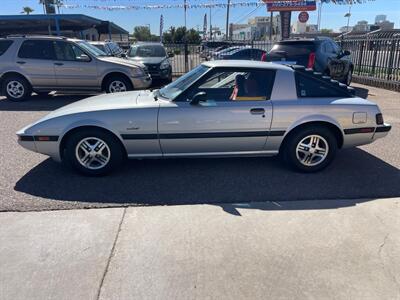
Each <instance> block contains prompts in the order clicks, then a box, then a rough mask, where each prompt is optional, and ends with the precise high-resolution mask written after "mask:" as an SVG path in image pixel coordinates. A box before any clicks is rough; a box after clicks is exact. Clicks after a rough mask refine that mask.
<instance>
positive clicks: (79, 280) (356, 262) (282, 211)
mask: <svg viewBox="0 0 400 300" xmlns="http://www.w3.org/2000/svg"><path fill="white" fill-rule="evenodd" d="M0 224H1V226H0V299H2V300H8V299H10V300H11V299H12V300H17V299H40V300H42V299H57V300H61V299H68V300H70V299H84V300H87V299H124V300H125V299H400V250H399V249H400V199H398V198H393V199H380V200H373V199H371V200H338V201H336V200H330V201H328V200H327V201H301V202H279V203H275V202H274V203H272V202H266V203H252V204H224V205H221V206H220V205H190V206H189V205H188V206H158V207H131V208H110V209H91V210H66V211H47V212H26V213H0Z"/></svg>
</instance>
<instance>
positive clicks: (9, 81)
mask: <svg viewBox="0 0 400 300" xmlns="http://www.w3.org/2000/svg"><path fill="white" fill-rule="evenodd" d="M13 87H14V88H15V92H12V91H11V90H10V89H12V88H13ZM2 94H3V95H4V96H6V97H7V99H8V100H10V101H14V102H21V101H24V100H26V99H28V98H29V97H30V96H31V94H32V87H31V85H30V83H29V82H28V81H27V80H26V79H25V78H24V77H22V76H17V75H13V76H7V77H6V78H4V80H3V82H2ZM17 95H18V96H17Z"/></svg>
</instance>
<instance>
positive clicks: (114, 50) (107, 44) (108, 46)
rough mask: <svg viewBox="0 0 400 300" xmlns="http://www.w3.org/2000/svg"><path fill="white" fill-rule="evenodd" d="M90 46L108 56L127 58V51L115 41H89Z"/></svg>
mask: <svg viewBox="0 0 400 300" xmlns="http://www.w3.org/2000/svg"><path fill="white" fill-rule="evenodd" d="M89 43H90V44H92V45H93V46H95V47H97V48H99V49H100V50H101V51H103V52H104V53H106V54H107V55H108V56H116V57H126V54H125V51H124V50H122V48H121V47H120V46H118V44H117V43H114V42H113V41H104V42H101V41H89Z"/></svg>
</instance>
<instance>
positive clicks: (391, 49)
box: [386, 40, 396, 80]
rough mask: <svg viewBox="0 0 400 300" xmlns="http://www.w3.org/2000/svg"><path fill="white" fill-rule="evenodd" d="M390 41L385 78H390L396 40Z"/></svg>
mask: <svg viewBox="0 0 400 300" xmlns="http://www.w3.org/2000/svg"><path fill="white" fill-rule="evenodd" d="M391 43H392V45H391V47H390V56H389V65H388V71H387V78H386V79H387V80H390V77H391V75H392V72H393V62H394V61H393V60H394V49H395V45H396V41H395V40H392V41H391Z"/></svg>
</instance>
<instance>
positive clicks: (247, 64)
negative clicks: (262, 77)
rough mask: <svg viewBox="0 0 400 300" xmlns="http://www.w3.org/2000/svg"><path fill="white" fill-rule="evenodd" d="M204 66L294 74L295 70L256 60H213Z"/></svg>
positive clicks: (204, 63)
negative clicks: (281, 71) (267, 70)
mask: <svg viewBox="0 0 400 300" xmlns="http://www.w3.org/2000/svg"><path fill="white" fill-rule="evenodd" d="M203 65H205V66H207V67H211V68H216V67H227V68H229V67H230V68H257V69H269V70H284V71H291V72H293V68H291V67H288V66H285V65H281V64H276V63H272V62H264V61H255V60H211V61H207V62H203Z"/></svg>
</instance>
